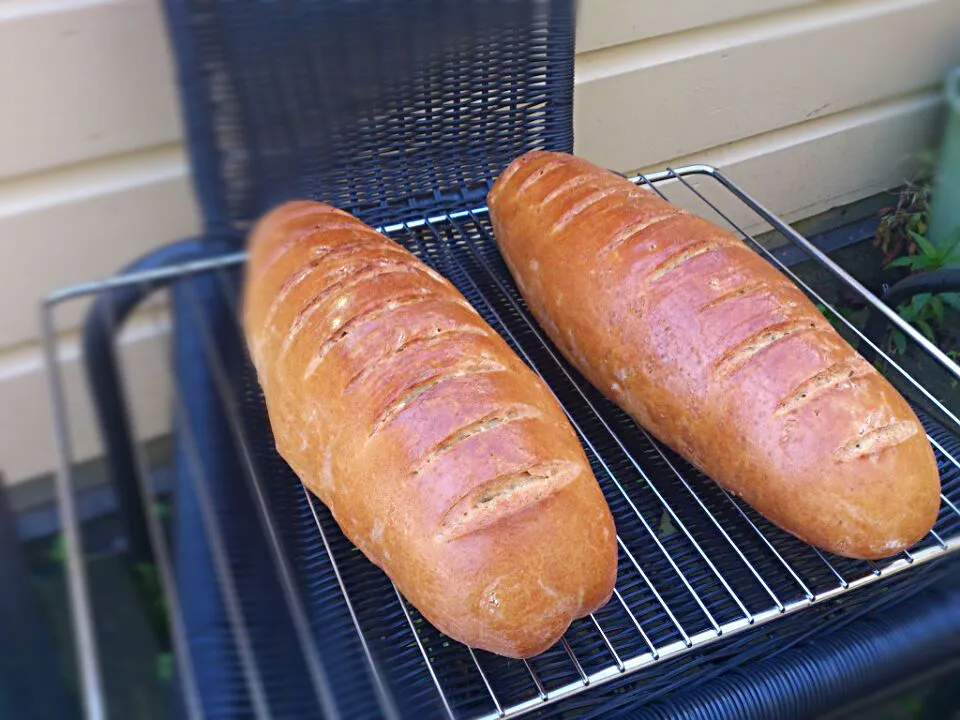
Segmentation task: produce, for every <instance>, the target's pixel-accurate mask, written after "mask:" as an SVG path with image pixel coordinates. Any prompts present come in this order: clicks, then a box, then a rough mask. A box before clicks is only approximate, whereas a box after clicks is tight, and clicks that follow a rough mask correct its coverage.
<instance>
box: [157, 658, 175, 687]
mask: <svg viewBox="0 0 960 720" xmlns="http://www.w3.org/2000/svg"><path fill="white" fill-rule="evenodd" d="M157 677H158V678H159V679H160V680H162V681H163V682H170V678H172V677H173V655H172V654H171V653H168V652H165V653H160V654H159V655H157Z"/></svg>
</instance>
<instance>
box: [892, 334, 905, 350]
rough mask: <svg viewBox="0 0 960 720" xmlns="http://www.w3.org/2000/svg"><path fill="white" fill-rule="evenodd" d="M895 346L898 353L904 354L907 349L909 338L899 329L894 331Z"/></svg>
mask: <svg viewBox="0 0 960 720" xmlns="http://www.w3.org/2000/svg"><path fill="white" fill-rule="evenodd" d="M893 346H894V348H896V350H897V355H903V354H904V353H905V352H906V351H907V339H906V338H905V337H904V336H903V333H902V332H900V331H899V330H894V331H893Z"/></svg>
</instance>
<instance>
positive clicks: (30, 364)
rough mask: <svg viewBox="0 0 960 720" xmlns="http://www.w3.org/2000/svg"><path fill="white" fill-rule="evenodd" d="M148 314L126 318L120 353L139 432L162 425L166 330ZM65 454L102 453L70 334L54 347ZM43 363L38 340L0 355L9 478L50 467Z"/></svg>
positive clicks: (147, 433) (148, 433)
mask: <svg viewBox="0 0 960 720" xmlns="http://www.w3.org/2000/svg"><path fill="white" fill-rule="evenodd" d="M162 330H163V326H160V327H159V328H158V326H157V325H156V324H154V322H152V321H144V322H142V323H138V324H131V327H130V329H129V331H125V332H124V335H123V341H122V343H121V348H122V350H121V353H120V358H121V362H122V367H123V368H124V370H125V372H126V377H127V379H128V387H129V388H130V398H131V400H132V401H133V402H132V404H131V416H132V417H133V421H134V424H135V428H136V431H137V434H138V436H139V437H141V438H154V437H159V436H161V435H163V434H165V433H166V432H168V431H169V423H170V417H169V402H168V400H169V397H170V375H169V371H168V370H167V368H166V366H165V363H166V360H167V353H166V348H167V346H168V340H167V334H166V333H165V332H163V331H162ZM62 350H63V352H62V356H61V357H62V361H61V367H62V376H63V383H64V388H65V396H66V398H67V408H68V419H69V423H70V429H71V436H70V440H71V445H72V450H73V460H74V461H75V462H82V461H84V460H90V459H92V458H96V457H98V456H100V455H102V444H101V441H100V436H99V431H98V429H97V425H96V422H95V420H94V415H93V411H92V406H91V403H90V396H89V393H88V392H87V386H86V380H85V378H84V369H83V366H82V364H81V362H80V360H79V352H78V349H77V342H76V340H75V339H74V340H72V341H69V342H65V343H64V345H63V346H62ZM48 387H49V385H48V379H47V374H46V369H45V366H44V364H43V358H42V354H41V352H40V349H39V347H37V346H33V347H30V348H25V349H23V350H21V351H19V352H17V353H7V354H5V355H0V428H3V430H4V431H3V432H2V433H0V471H2V472H3V473H4V474H5V475H6V476H7V478H8V481H9V482H10V483H17V482H21V481H23V480H26V479H29V478H34V477H37V476H38V475H42V474H46V473H49V472H52V471H53V470H54V468H55V467H56V454H55V451H56V446H55V444H54V434H53V416H52V410H51V404H50V394H49V389H48Z"/></svg>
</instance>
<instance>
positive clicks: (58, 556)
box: [50, 533, 67, 563]
mask: <svg viewBox="0 0 960 720" xmlns="http://www.w3.org/2000/svg"><path fill="white" fill-rule="evenodd" d="M66 557H67V541H66V539H65V538H64V537H63V534H62V533H61V534H60V535H57V537H56V539H55V540H54V541H53V543H51V545H50V559H51V560H52V561H53V562H55V563H62V562H63V561H64V560H66Z"/></svg>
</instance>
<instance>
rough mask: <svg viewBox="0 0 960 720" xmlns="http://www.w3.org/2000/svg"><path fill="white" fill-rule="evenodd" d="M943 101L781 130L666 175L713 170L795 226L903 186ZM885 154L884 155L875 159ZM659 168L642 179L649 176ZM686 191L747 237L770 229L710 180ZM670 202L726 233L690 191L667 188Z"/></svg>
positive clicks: (921, 97)
mask: <svg viewBox="0 0 960 720" xmlns="http://www.w3.org/2000/svg"><path fill="white" fill-rule="evenodd" d="M942 118H943V101H942V98H941V96H940V95H939V94H938V93H932V92H930V93H921V94H917V95H915V96H912V97H909V98H905V99H901V100H896V101H890V102H886V103H881V104H878V105H875V106H872V107H866V108H858V109H856V110H852V111H848V112H845V113H840V114H837V115H834V116H830V117H826V118H821V119H818V120H813V121H810V122H808V123H803V124H802V125H798V126H794V127H790V128H784V129H782V130H777V131H775V132H771V133H768V134H765V135H762V136H759V137H756V138H750V139H748V140H745V141H742V142H738V143H734V144H731V145H728V146H725V147H722V148H716V149H714V150H710V151H707V152H703V153H697V154H694V155H690V156H687V157H680V158H675V159H673V160H671V161H669V162H668V163H665V164H667V165H669V166H671V167H681V166H683V165H693V164H707V165H712V166H714V167H717V168H719V169H720V170H721V172H723V174H724V175H726V176H727V177H728V178H730V179H731V180H733V181H734V182H735V183H737V185H739V186H740V187H741V188H742V189H743V190H745V191H746V192H747V193H748V194H750V195H751V196H752V197H753V198H754V199H756V200H757V201H758V202H759V203H760V204H761V205H763V206H764V207H766V208H768V209H769V210H770V211H772V212H773V213H775V214H776V215H778V216H779V217H780V218H782V219H783V220H785V221H787V222H796V221H798V220H802V219H805V218H808V217H812V216H814V215H817V214H819V213H822V212H825V211H827V210H829V209H831V208H834V207H838V206H841V205H845V204H847V203H852V202H855V201H857V200H860V199H863V198H865V197H868V196H870V195H874V194H876V193H880V192H884V191H887V190H890V189H893V188H896V187H897V186H899V185H901V184H902V183H903V182H904V180H905V179H906V178H908V177H910V176H911V175H912V173H913V172H914V171H915V170H916V169H917V167H918V163H919V160H920V155H921V153H922V152H923V151H924V150H927V149H929V148H930V147H932V146H933V145H934V144H935V143H936V141H937V138H938V137H939V132H940V128H941V125H942ZM877 148H883V152H877ZM661 167H662V166H661V165H659V164H658V165H656V166H653V167H650V168H646V169H644V170H642V171H641V172H653V171H655V170H658V169H660V168H661ZM691 184H692V185H693V186H694V187H696V188H697V189H699V190H700V191H701V192H702V193H703V194H704V196H705V197H706V198H707V199H709V200H711V201H713V202H714V203H715V204H717V205H718V206H719V207H720V209H721V210H723V211H724V212H725V214H726V215H727V216H728V218H729V219H730V220H731V221H732V222H733V223H735V224H736V225H738V226H740V227H742V228H743V229H745V230H746V231H747V232H750V233H760V232H763V231H765V230H768V229H769V227H768V226H767V225H766V224H765V223H763V222H762V221H760V218H759V216H757V215H756V214H755V213H754V212H753V211H751V210H749V209H748V208H746V207H745V206H744V205H742V204H740V203H738V202H737V201H736V200H735V199H734V198H733V197H732V196H731V194H730V193H729V192H728V191H726V190H724V189H723V188H722V187H721V186H720V185H719V183H717V182H716V181H714V180H711V179H709V178H696V179H693V180H692V182H691ZM665 194H666V195H667V197H668V199H669V198H671V197H673V198H675V199H678V200H679V199H681V198H683V203H682V204H683V205H684V206H685V207H687V209H689V210H692V211H693V212H697V213H698V214H700V215H702V216H704V217H706V218H707V219H709V220H711V221H713V222H717V223H720V224H722V225H724V226H728V224H727V223H726V221H725V220H724V219H723V218H721V217H720V216H718V215H717V214H716V213H714V212H713V211H712V210H711V209H710V208H709V206H707V205H706V203H703V202H700V201H699V200H694V201H693V202H687V200H688V199H690V198H694V195H693V194H692V193H690V192H689V191H685V190H684V191H680V190H678V189H675V188H674V189H671V188H669V186H667V187H665Z"/></svg>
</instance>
